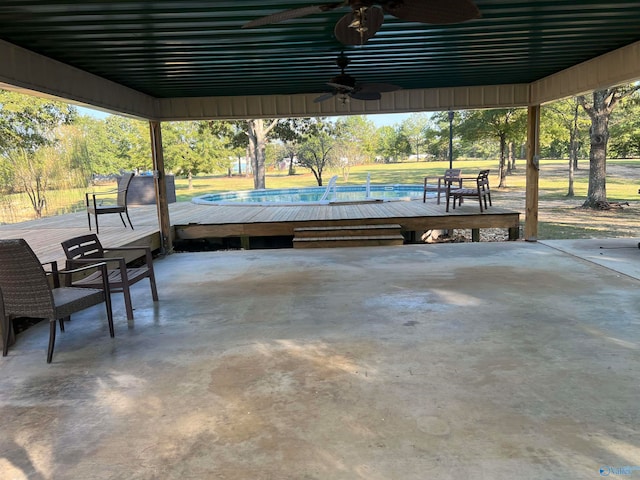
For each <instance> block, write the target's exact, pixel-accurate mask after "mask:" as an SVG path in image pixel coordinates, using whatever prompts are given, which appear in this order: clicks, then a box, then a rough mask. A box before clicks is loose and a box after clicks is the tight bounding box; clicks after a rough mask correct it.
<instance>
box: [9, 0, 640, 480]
mask: <svg viewBox="0 0 640 480" xmlns="http://www.w3.org/2000/svg"><path fill="white" fill-rule="evenodd" d="M381 3H383V4H386V2H381ZM409 3H412V4H413V3H414V2H409ZM312 4H315V3H313V2H308V1H301V2H295V3H294V4H292V3H291V2H277V1H269V2H257V1H244V0H242V1H236V2H213V1H205V0H192V1H188V2H179V4H177V3H176V2H174V1H169V0H160V1H154V2H146V1H142V2H129V1H125V2H109V1H105V2H99V1H98V2H83V3H75V2H72V3H70V2H65V1H62V0H47V1H45V0H43V1H38V2H23V1H19V0H15V1H11V0H7V1H4V2H2V4H1V5H0V32H1V33H0V58H3V62H0V86H1V87H2V88H10V89H14V90H18V91H24V92H26V93H31V94H37V95H44V96H52V97H55V98H60V99H64V100H66V101H70V102H73V103H76V104H79V105H88V106H92V107H95V108H100V109H103V110H105V111H110V112H115V113H120V114H124V115H127V116H131V117H135V118H139V119H145V120H148V121H149V125H150V134H151V142H152V145H153V162H154V169H155V170H157V172H158V175H157V185H156V188H157V214H158V215H157V216H158V219H159V220H158V230H159V232H160V234H159V239H160V240H159V241H160V245H161V250H162V251H163V253H170V252H171V249H172V241H171V220H170V210H169V206H168V204H167V198H166V185H165V183H164V159H163V149H162V136H161V125H162V122H164V121H174V120H191V119H254V118H276V117H281V118H284V117H295V116H332V115H349V114H375V113H392V112H414V111H441V110H457V109H472V108H503V107H504V108H507V107H513V106H518V107H527V108H528V111H529V123H528V140H527V147H528V152H527V175H528V181H527V195H526V211H525V212H524V213H525V215H526V216H525V230H524V237H525V239H526V240H528V241H527V242H501V243H476V244H440V245H430V246H425V245H410V246H403V247H393V248H392V247H376V248H375V249H374V248H349V249H342V248H336V249H317V250H315V251H314V252H313V254H312V255H310V254H309V252H307V251H295V250H268V251H253V250H252V251H234V252H213V253H211V252H210V253H203V252H201V253H189V254H186V253H179V254H173V255H167V256H164V257H163V258H162V259H159V260H158V261H157V262H156V274H157V277H158V287H159V297H160V301H159V302H158V303H156V304H153V303H152V302H151V299H150V297H149V295H148V294H147V292H146V289H147V285H144V284H142V285H140V284H137V285H135V286H134V288H133V290H134V292H139V295H136V301H135V307H136V312H135V321H132V322H128V323H127V322H126V320H125V319H126V316H125V314H124V305H123V302H122V298H121V296H119V295H114V302H115V318H116V327H115V330H116V335H115V338H114V339H111V338H109V336H108V333H107V327H106V322H103V321H102V317H101V314H100V313H99V312H98V310H93V309H90V310H87V311H85V312H84V313H82V314H79V315H76V316H74V318H73V320H72V321H71V322H70V323H69V324H68V326H67V328H66V332H65V333H64V334H61V335H60V336H59V338H58V341H57V344H56V352H55V355H54V359H53V363H52V364H51V365H47V364H46V363H45V349H46V337H47V328H48V326H47V325H43V324H38V325H36V326H34V327H31V328H30V329H28V330H27V331H26V332H24V333H23V334H20V335H19V336H18V339H17V342H16V344H15V345H13V346H12V347H11V350H10V354H9V356H8V357H6V358H3V359H2V362H1V365H2V368H1V369H0V372H1V375H0V405H1V406H2V412H3V416H2V420H1V421H0V429H1V430H2V435H0V472H3V475H6V476H7V477H8V478H12V479H13V478H15V479H23V478H29V479H56V480H58V479H77V478H95V479H121V478H135V479H155V478H163V479H165V478H166V479H201V478H225V479H239V480H240V479H272V478H278V479H327V478H330V479H345V480H346V479H349V480H350V479H354V478H356V479H357V478H361V479H373V480H388V479H403V480H404V479H424V478H437V479H459V478H471V479H482V478H501V479H511V478H519V479H534V478H535V479H538V478H563V477H564V478H594V477H598V476H600V475H610V474H614V475H617V474H618V473H616V472H623V471H626V470H622V469H625V468H628V469H632V468H635V467H637V466H640V441H639V440H638V439H639V438H640V437H639V433H640V432H639V430H638V425H640V418H638V417H639V410H638V408H637V398H638V396H639V394H640V373H639V372H640V368H639V367H640V364H639V363H640V357H639V356H638V354H637V353H638V348H639V345H640V338H639V336H638V335H639V334H638V328H637V326H638V320H637V312H638V310H639V307H640V304H639V300H638V298H639V297H638V295H637V288H638V281H639V280H640V271H639V269H638V267H637V265H638V262H637V259H638V254H639V253H638V248H637V242H638V239H619V240H607V241H602V240H590V241H584V242H576V241H558V242H537V241H536V240H537V188H538V187H537V181H538V168H537V139H538V136H539V115H540V106H541V105H542V104H543V103H545V102H548V101H552V100H555V99H559V98H562V97H565V96H570V95H575V94H578V93H585V92H589V91H591V90H594V89H597V88H603V87H607V86H612V85H617V84H621V83H625V82H631V81H634V80H637V79H638V78H640V61H639V60H640V43H639V40H640V29H638V24H639V23H640V2H634V1H620V2H615V3H614V4H612V3H611V2H603V1H592V2H584V1H580V2H578V1H562V2H539V1H525V2H515V1H508V0H505V1H501V0H478V1H477V2H476V4H477V6H478V8H479V10H480V12H481V14H482V16H481V18H477V19H473V20H470V21H468V22H464V23H459V24H454V25H426V24H422V23H417V22H404V21H399V20H397V19H395V18H390V17H389V16H388V17H389V18H385V22H384V25H383V27H382V29H381V30H380V32H379V33H378V34H377V35H376V36H374V37H373V38H372V39H371V40H370V41H369V43H368V44H367V45H365V46H362V47H359V46H358V47H348V48H345V47H344V46H343V45H341V44H340V42H338V41H336V39H335V37H334V36H332V32H333V26H334V24H335V22H336V21H337V20H339V19H340V17H341V15H342V14H344V9H337V10H336V11H335V12H330V13H328V14H326V15H322V14H321V15H311V16H308V17H303V18H298V19H292V20H288V21H286V22H282V23H279V24H275V25H270V26H268V27H264V28H261V29H255V30H253V29H242V28H241V26H242V25H244V24H245V23H246V22H248V21H250V20H252V19H255V18H259V17H261V16H263V15H268V14H271V13H274V12H276V11H279V10H285V9H288V8H295V7H301V6H305V5H312ZM338 10H341V11H340V12H339V11H338ZM342 50H345V52H346V54H347V55H349V57H350V58H351V59H352V63H351V65H350V67H349V69H350V70H349V72H350V73H351V74H352V75H353V76H354V77H356V78H357V79H358V80H359V81H362V82H386V83H394V84H396V85H398V86H401V87H402V89H401V90H397V91H394V92H388V93H383V94H382V98H381V99H380V100H373V101H355V100H354V101H351V102H346V103H342V102H341V99H340V98H339V96H335V97H334V98H332V99H329V100H328V101H326V102H321V103H319V102H314V100H315V99H316V98H317V97H318V95H321V94H323V93H326V89H327V85H326V84H327V81H328V80H330V79H331V78H332V76H333V75H335V74H336V73H337V72H336V71H335V58H336V56H337V55H338V54H339V53H340V52H341V51H342ZM134 295H135V293H134ZM629 471H631V470H629Z"/></svg>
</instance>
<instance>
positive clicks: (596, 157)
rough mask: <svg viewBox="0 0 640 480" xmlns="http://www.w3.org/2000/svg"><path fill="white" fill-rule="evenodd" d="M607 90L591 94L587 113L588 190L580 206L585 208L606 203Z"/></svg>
mask: <svg viewBox="0 0 640 480" xmlns="http://www.w3.org/2000/svg"><path fill="white" fill-rule="evenodd" d="M609 95H610V92H609V91H608V90H599V91H597V92H593V108H592V109H591V110H590V111H589V112H588V113H589V116H590V117H591V128H590V129H589V137H590V140H591V149H590V152H589V190H588V192H587V199H586V200H585V201H584V203H583V204H582V206H583V207H585V208H599V207H600V205H602V204H603V203H606V202H607V185H606V178H607V171H606V163H607V142H608V141H609V116H610V115H611V110H610V107H609V105H608V104H607V99H608V97H609Z"/></svg>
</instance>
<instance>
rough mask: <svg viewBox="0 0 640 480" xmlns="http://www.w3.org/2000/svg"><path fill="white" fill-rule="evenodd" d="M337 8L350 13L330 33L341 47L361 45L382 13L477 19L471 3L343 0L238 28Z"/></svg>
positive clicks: (415, 18) (413, 18)
mask: <svg viewBox="0 0 640 480" xmlns="http://www.w3.org/2000/svg"><path fill="white" fill-rule="evenodd" d="M340 7H349V8H350V9H351V11H350V12H349V13H347V14H346V15H344V16H343V17H342V18H341V19H340V20H339V21H338V23H336V26H335V29H334V34H335V36H336V38H337V39H338V40H339V41H340V42H341V43H343V44H345V45H364V44H365V43H366V42H367V40H369V39H370V38H371V37H373V36H374V35H375V34H376V32H377V31H378V30H379V29H380V27H381V26H382V23H383V22H384V16H385V14H388V15H392V16H394V17H396V18H399V19H401V20H406V21H407V22H418V23H432V24H446V23H459V22H465V21H467V20H471V19H474V18H479V17H480V11H479V10H478V7H477V6H476V4H475V3H474V2H473V1H472V0H378V1H374V0H344V1H342V2H334V3H325V4H323V5H309V6H307V7H300V8H293V9H290V10H284V11H281V12H277V13H273V14H271V15H267V16H266V17H260V18H256V19H255V20H252V21H250V22H248V23H246V24H244V25H243V26H242V28H255V27H261V26H263V25H269V24H272V23H279V22H283V21H285V20H291V19H293V18H300V17H305V16H307V15H311V14H314V13H323V12H331V11H332V10H335V9H337V8H340Z"/></svg>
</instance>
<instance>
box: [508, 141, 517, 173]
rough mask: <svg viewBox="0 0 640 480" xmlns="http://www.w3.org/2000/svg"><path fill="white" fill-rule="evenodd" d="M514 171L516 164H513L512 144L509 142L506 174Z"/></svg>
mask: <svg viewBox="0 0 640 480" xmlns="http://www.w3.org/2000/svg"><path fill="white" fill-rule="evenodd" d="M515 169H516V162H515V153H514V147H513V142H509V163H508V166H507V173H509V174H511V172H513V171H514V170H515Z"/></svg>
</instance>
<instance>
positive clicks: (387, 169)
mask: <svg viewBox="0 0 640 480" xmlns="http://www.w3.org/2000/svg"><path fill="white" fill-rule="evenodd" d="M448 165H449V164H448V162H446V161H442V162H412V163H409V162H407V163H391V164H378V163H375V164H369V165H361V166H357V167H352V168H351V170H350V172H349V178H348V181H345V180H344V178H343V177H342V172H341V171H337V170H335V171H334V170H329V171H326V172H324V174H323V179H324V184H325V185H326V184H327V183H328V181H329V179H330V178H331V176H333V175H338V184H339V185H340V184H342V185H349V184H351V185H354V184H356V185H357V184H361V185H362V184H364V183H365V182H366V179H367V174H370V175H371V183H372V184H396V183H399V184H417V185H422V184H423V182H424V177H425V176H427V177H434V178H435V177H437V176H439V175H441V174H442V172H443V171H444V170H445V169H446V168H448ZM454 166H455V167H456V168H461V169H462V173H463V175H468V176H474V175H475V174H476V173H477V172H478V171H479V170H481V169H490V170H491V173H492V175H491V177H490V181H491V186H492V191H493V192H495V193H494V196H495V198H496V200H497V202H496V204H497V205H503V206H505V207H506V208H514V209H517V210H519V211H521V212H523V213H524V198H525V185H526V166H525V162H524V160H518V161H517V163H516V167H517V168H516V170H515V171H514V172H513V174H512V175H509V176H508V177H507V187H506V188H503V189H498V188H497V185H498V161H497V160H466V159H465V160H455V161H454ZM580 166H581V169H579V170H578V171H576V173H575V183H574V190H575V196H574V197H573V198H567V197H566V194H567V189H568V161H567V160H542V161H541V167H540V179H539V205H540V224H539V225H540V228H539V230H540V231H539V238H541V239H542V238H592V237H593V236H607V235H609V236H627V235H634V236H635V235H637V234H635V228H636V225H638V222H639V221H640V218H637V216H636V215H635V211H634V207H635V205H631V206H630V207H627V208H625V209H624V210H622V211H621V212H623V213H621V212H612V211H609V212H586V213H585V212H584V211H580V210H578V209H577V208H576V207H579V206H580V205H581V204H582V202H583V201H584V198H585V197H586V193H587V188H588V182H589V177H588V175H589V171H588V161H587V160H582V161H581V165H580ZM175 184H176V196H177V200H178V201H179V202H186V201H190V200H191V198H193V197H195V196H199V195H204V194H206V193H219V192H226V191H234V190H251V189H253V178H252V177H245V176H232V177H228V176H222V175H220V176H213V175H201V176H197V177H195V178H194V179H193V188H192V189H189V188H188V181H187V179H186V178H176V181H175ZM113 186H114V185H106V186H100V187H95V190H97V191H103V190H108V189H110V188H113ZM266 186H267V188H288V187H311V186H317V182H316V180H315V177H314V176H313V174H312V173H311V172H310V171H308V170H306V169H298V173H297V174H296V175H287V174H286V172H277V171H268V172H267V178H266ZM639 187H640V160H633V159H631V160H630V159H625V160H609V161H608V162H607V196H608V200H609V201H611V202H636V200H637V199H638V198H639V195H638V188H639ZM80 210H84V190H83V189H75V190H68V191H52V192H48V193H47V212H46V214H48V215H53V214H63V213H69V212H72V211H80ZM523 217H524V215H523ZM33 218H34V215H33V211H32V209H31V207H30V204H29V202H28V199H27V197H26V196H25V195H10V196H4V197H0V223H15V222H20V221H25V220H30V219H33ZM594 218H597V220H593V219H594ZM612 225H614V226H615V228H613V229H612V228H611V226H612Z"/></svg>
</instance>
